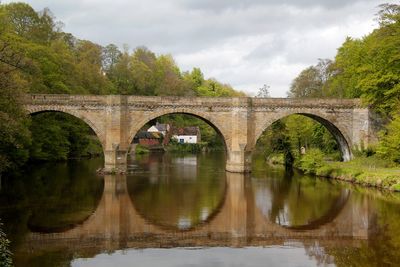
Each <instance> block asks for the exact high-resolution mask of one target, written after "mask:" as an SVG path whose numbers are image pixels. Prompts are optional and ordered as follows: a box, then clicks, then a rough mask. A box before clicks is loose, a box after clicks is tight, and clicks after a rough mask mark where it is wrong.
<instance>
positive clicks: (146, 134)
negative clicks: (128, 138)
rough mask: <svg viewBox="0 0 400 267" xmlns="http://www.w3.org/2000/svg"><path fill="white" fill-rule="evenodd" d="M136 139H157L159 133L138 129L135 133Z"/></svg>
mask: <svg viewBox="0 0 400 267" xmlns="http://www.w3.org/2000/svg"><path fill="white" fill-rule="evenodd" d="M135 138H138V139H159V138H160V134H159V133H155V132H147V131H140V132H138V133H137V134H136V135H135Z"/></svg>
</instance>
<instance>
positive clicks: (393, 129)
mask: <svg viewBox="0 0 400 267" xmlns="http://www.w3.org/2000/svg"><path fill="white" fill-rule="evenodd" d="M377 153H378V154H379V155H381V156H382V157H383V158H386V159H389V160H390V161H392V162H394V163H397V164H400V112H398V113H397V114H396V115H394V118H393V121H392V122H391V123H390V124H389V125H388V126H387V128H386V130H385V131H384V132H383V133H382V134H381V137H380V143H379V146H378V149H377Z"/></svg>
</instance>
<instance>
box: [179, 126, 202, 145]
mask: <svg viewBox="0 0 400 267" xmlns="http://www.w3.org/2000/svg"><path fill="white" fill-rule="evenodd" d="M172 138H174V139H175V140H177V141H178V143H181V144H197V143H199V142H200V141H201V134H200V128H199V127H198V126H190V127H182V128H177V129H174V130H173V133H172Z"/></svg>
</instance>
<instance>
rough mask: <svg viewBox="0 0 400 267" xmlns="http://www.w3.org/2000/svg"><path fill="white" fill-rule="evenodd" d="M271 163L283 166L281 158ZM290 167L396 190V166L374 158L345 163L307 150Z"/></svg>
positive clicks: (399, 181)
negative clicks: (330, 159)
mask: <svg viewBox="0 0 400 267" xmlns="http://www.w3.org/2000/svg"><path fill="white" fill-rule="evenodd" d="M269 162H270V163H273V164H283V163H284V159H283V155H279V154H278V155H274V156H271V157H270V158H269ZM294 167H296V168H298V169H300V170H302V171H304V172H305V173H308V174H314V175H317V176H322V177H328V178H333V179H338V180H343V181H347V182H351V183H356V184H360V185H363V186H367V187H377V188H381V189H387V190H392V191H400V167H399V166H392V165H390V164H389V163H388V162H387V161H386V160H384V159H381V158H379V157H377V156H376V155H374V156H370V157H366V156H361V157H357V158H355V159H353V160H351V161H348V162H338V161H329V160H327V159H326V157H325V156H324V154H323V153H322V152H320V151H319V150H309V151H308V152H307V154H306V155H303V156H302V157H300V158H298V159H296V160H295V163H294Z"/></svg>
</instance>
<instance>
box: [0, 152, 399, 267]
mask: <svg viewBox="0 0 400 267" xmlns="http://www.w3.org/2000/svg"><path fill="white" fill-rule="evenodd" d="M224 165H225V157H224V155H223V154H219V153H212V154H211V153H210V154H199V155H172V154H168V153H165V154H150V155H144V156H141V157H137V158H136V159H132V160H131V162H130V165H129V173H128V174H127V175H117V176H111V175H107V176H104V177H102V176H97V175H96V173H95V171H96V169H98V168H99V167H101V166H102V159H91V160H82V161H79V162H77V161H71V162H68V163H57V164H54V163H53V164H42V165H36V166H34V167H33V166H32V167H30V168H29V170H27V171H26V172H25V173H24V174H21V175H20V177H17V178H13V179H5V178H4V177H3V181H2V186H1V188H0V218H1V219H2V221H3V223H4V226H3V228H4V230H5V231H6V233H7V235H8V237H9V239H10V240H11V242H12V243H11V244H12V251H13V253H14V262H15V265H16V266H17V267H18V266H30V267H33V266H41V267H45V266H52V267H53V266H96V267H101V266H113V267H117V266H118V267H120V266H122V267H123V266H210V267H211V266H398V265H399V264H400V195H399V194H394V193H388V192H386V193H385V192H381V191H378V190H373V189H366V188H361V187H355V186H352V185H350V184H346V183H340V182H336V181H331V180H326V179H319V178H315V177H309V176H306V175H303V174H300V173H298V172H286V171H285V170H284V169H283V168H280V167H271V166H268V165H266V164H265V163H264V161H263V160H262V158H260V157H254V158H253V172H252V173H251V174H249V175H242V174H232V173H226V172H225V171H224Z"/></svg>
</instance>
